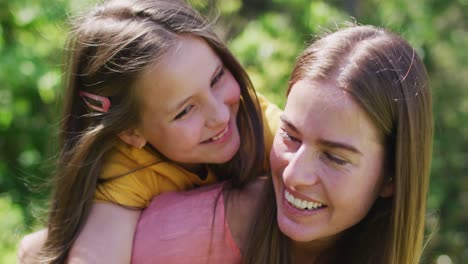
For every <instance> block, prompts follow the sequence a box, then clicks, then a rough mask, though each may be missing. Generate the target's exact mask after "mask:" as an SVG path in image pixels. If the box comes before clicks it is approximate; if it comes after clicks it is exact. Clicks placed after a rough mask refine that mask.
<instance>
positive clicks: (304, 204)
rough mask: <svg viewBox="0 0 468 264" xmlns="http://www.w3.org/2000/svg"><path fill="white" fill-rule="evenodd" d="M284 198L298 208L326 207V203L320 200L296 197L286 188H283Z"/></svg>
mask: <svg viewBox="0 0 468 264" xmlns="http://www.w3.org/2000/svg"><path fill="white" fill-rule="evenodd" d="M284 198H285V199H286V201H287V202H288V203H289V204H290V205H291V206H293V207H294V208H297V209H300V210H318V209H320V208H323V207H326V205H324V204H322V203H320V202H316V201H308V200H303V199H300V198H297V197H295V196H294V195H292V194H291V193H290V192H288V190H286V189H285V190H284Z"/></svg>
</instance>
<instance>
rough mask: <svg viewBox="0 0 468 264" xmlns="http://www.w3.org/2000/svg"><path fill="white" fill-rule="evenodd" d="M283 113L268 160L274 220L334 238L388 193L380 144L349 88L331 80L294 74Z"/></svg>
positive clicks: (304, 237)
mask: <svg viewBox="0 0 468 264" xmlns="http://www.w3.org/2000/svg"><path fill="white" fill-rule="evenodd" d="M281 119H282V121H281V128H280V130H279V131H278V133H277V134H276V137H275V140H274V143H273V148H272V151H271V155H270V161H271V167H272V175H273V183H274V186H275V194H276V202H277V206H278V216H277V217H278V225H279V227H280V229H281V231H282V232H283V233H284V234H285V235H287V236H288V237H290V238H291V239H292V240H294V241H296V242H309V241H315V242H319V241H320V242H326V241H328V240H330V239H333V238H334V237H336V235H337V234H339V233H341V232H342V231H344V230H346V229H347V228H349V227H351V226H353V225H355V224H356V223H358V222H359V221H360V220H362V219H363V218H364V217H365V215H366V214H367V212H368V211H369V209H370V208H371V206H372V205H373V203H374V201H375V200H376V198H377V197H378V196H379V194H380V195H382V196H386V195H388V192H385V191H388V190H387V189H388V188H384V183H383V176H382V174H383V171H382V168H383V159H384V149H383V147H382V145H381V143H380V139H379V137H378V134H377V131H376V129H375V128H374V126H373V124H372V123H371V122H370V120H369V119H368V117H367V116H366V114H365V113H364V112H363V110H362V109H361V108H360V107H359V106H358V105H357V104H356V103H355V102H354V100H353V99H352V98H351V96H350V95H348V94H346V93H345V92H343V91H342V90H340V89H338V88H337V87H335V86H334V84H331V83H320V82H314V81H298V82H297V83H296V84H294V85H293V87H292V89H291V92H290V94H289V97H288V100H287V103H286V107H285V111H284V113H283V115H282V118H281ZM385 186H386V185H385ZM384 190H385V191H384Z"/></svg>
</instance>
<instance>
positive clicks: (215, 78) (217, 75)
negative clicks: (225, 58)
mask: <svg viewBox="0 0 468 264" xmlns="http://www.w3.org/2000/svg"><path fill="white" fill-rule="evenodd" d="M223 75H224V67H223V68H221V70H219V72H218V73H217V74H216V76H215V77H214V78H213V80H211V83H210V86H211V87H213V85H215V84H216V83H217V82H218V81H219V79H221V77H223Z"/></svg>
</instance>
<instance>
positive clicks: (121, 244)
mask: <svg viewBox="0 0 468 264" xmlns="http://www.w3.org/2000/svg"><path fill="white" fill-rule="evenodd" d="M139 216H140V211H139V210H130V209H125V208H123V207H121V206H118V205H115V204H110V203H94V205H93V207H92V209H91V213H90V216H89V218H88V220H87V222H86V224H85V226H84V228H83V230H82V231H81V233H80V235H79V236H78V238H77V240H76V241H75V243H74V244H73V246H72V248H71V250H70V253H69V255H68V261H67V263H130V259H131V256H132V245H133V236H134V233H135V228H136V224H137V222H138V218H139ZM46 238H47V229H43V230H40V231H38V232H35V233H32V234H29V235H27V236H25V237H24V238H23V239H22V240H21V242H20V245H19V247H18V263H21V264H26V263H37V262H38V259H37V254H38V253H39V251H40V249H41V248H42V246H43V245H44V243H45V240H46Z"/></svg>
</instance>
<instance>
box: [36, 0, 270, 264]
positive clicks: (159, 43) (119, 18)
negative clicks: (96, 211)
mask: <svg viewBox="0 0 468 264" xmlns="http://www.w3.org/2000/svg"><path fill="white" fill-rule="evenodd" d="M181 35H191V36H195V37H198V38H200V39H202V40H204V41H205V42H206V43H207V44H208V45H209V46H210V47H211V48H212V49H213V51H214V52H215V53H216V54H217V55H218V56H219V58H220V59H221V60H222V62H223V63H224V65H225V66H226V67H227V69H229V71H230V72H231V73H232V74H233V76H234V77H235V79H236V80H237V82H238V83H239V86H240V89H241V100H240V108H239V112H238V115H237V124H238V128H239V131H240V136H241V138H242V141H243V142H242V144H241V147H240V149H239V151H238V152H237V153H236V155H235V156H234V158H233V159H232V160H231V161H229V162H228V163H226V164H218V165H209V166H211V167H212V169H213V171H214V173H215V175H218V176H220V178H222V179H230V180H231V183H232V186H233V187H241V186H243V185H244V184H246V183H247V182H249V181H250V180H251V179H253V178H254V177H256V176H257V175H258V174H259V173H260V170H261V169H262V164H263V161H264V143H263V142H264V141H263V133H262V131H263V130H262V121H261V115H260V111H259V106H258V101H257V97H256V94H255V91H254V90H253V87H252V84H251V82H250V80H249V78H248V76H247V74H246V72H245V71H244V70H243V68H242V67H241V66H240V64H239V63H238V61H237V60H236V59H235V58H234V56H233V55H232V54H231V53H230V52H229V50H228V49H227V47H226V46H225V45H224V44H223V42H222V41H221V40H220V39H219V38H218V37H217V36H216V34H215V33H214V32H213V31H212V29H211V28H210V26H209V24H208V23H207V21H206V20H205V19H204V18H203V17H201V16H200V15H199V14H198V13H197V12H196V11H195V10H194V9H193V8H191V7H190V6H189V5H187V4H186V3H185V2H184V1H182V0H111V1H105V2H104V3H103V4H101V5H99V6H97V7H96V8H95V9H93V11H92V12H91V13H89V14H87V15H85V16H83V17H79V18H77V19H76V20H74V22H73V25H72V30H71V34H70V36H69V37H68V42H67V47H66V51H67V52H68V57H67V58H66V70H67V73H66V74H67V79H66V81H67V83H66V91H65V94H64V109H63V118H62V122H63V123H62V127H61V139H60V140H61V153H60V160H59V162H58V169H57V173H56V177H55V182H54V185H55V186H54V192H53V195H52V199H51V205H50V214H49V220H48V238H47V241H46V243H45V246H44V247H43V248H42V251H41V257H40V259H41V261H42V262H47V263H63V262H64V261H65V260H66V258H67V254H68V251H69V249H70V247H71V245H72V243H73V242H74V240H75V239H76V238H77V235H78V234H79V232H80V229H81V228H82V227H83V225H84V223H85V221H86V219H87V217H88V214H89V211H90V208H91V205H92V201H93V195H94V192H95V188H96V184H97V182H98V178H99V175H100V172H101V167H102V162H103V157H104V156H105V155H106V153H108V151H109V150H110V149H111V148H112V147H113V146H114V144H115V142H116V140H117V137H116V135H117V134H118V133H119V132H122V131H123V130H125V129H128V128H130V127H132V126H135V125H136V124H138V122H140V119H139V118H140V114H139V113H140V112H139V111H140V108H139V103H138V102H139V100H138V99H139V98H137V96H136V93H135V89H134V88H135V87H134V86H135V82H136V80H137V79H138V78H139V76H141V74H142V72H143V71H145V70H146V69H148V67H150V66H154V64H155V63H159V62H160V61H162V59H163V57H164V55H165V54H166V53H167V52H168V51H169V49H171V47H172V46H173V45H174V43H176V42H177V41H178V40H179V39H180V36H181ZM80 91H84V92H88V93H91V94H95V95H99V96H103V97H107V98H108V99H109V100H110V101H111V107H110V109H109V110H108V112H106V113H101V112H90V111H89V110H90V109H89V107H87V105H86V104H85V102H84V100H83V98H81V97H80V96H79V92H80Z"/></svg>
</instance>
